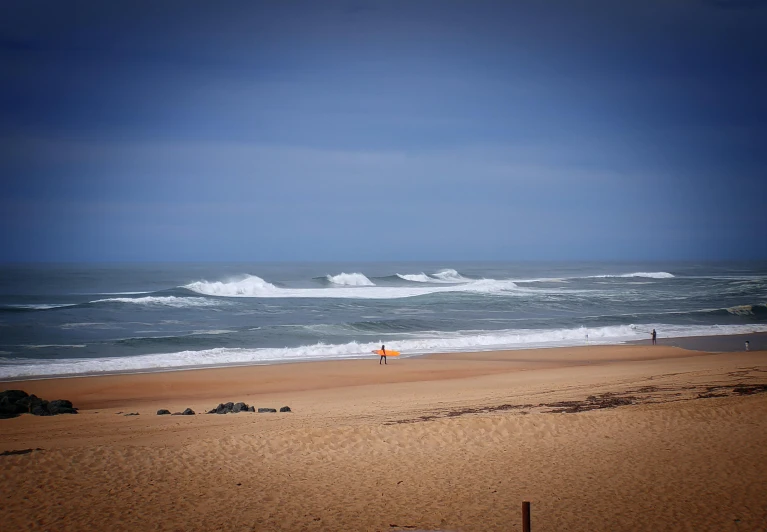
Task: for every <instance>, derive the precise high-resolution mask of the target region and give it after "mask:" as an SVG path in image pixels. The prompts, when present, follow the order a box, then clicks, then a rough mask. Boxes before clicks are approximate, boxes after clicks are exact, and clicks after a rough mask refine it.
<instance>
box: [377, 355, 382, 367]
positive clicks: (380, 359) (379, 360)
mask: <svg viewBox="0 0 767 532" xmlns="http://www.w3.org/2000/svg"><path fill="white" fill-rule="evenodd" d="M382 360H383V355H381V358H379V359H378V365H379V366H380V365H381V361H382Z"/></svg>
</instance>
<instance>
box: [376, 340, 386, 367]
mask: <svg viewBox="0 0 767 532" xmlns="http://www.w3.org/2000/svg"><path fill="white" fill-rule="evenodd" d="M382 360H383V363H384V364H387V362H386V346H385V345H381V358H379V359H378V365H379V366H380V365H381V361H382Z"/></svg>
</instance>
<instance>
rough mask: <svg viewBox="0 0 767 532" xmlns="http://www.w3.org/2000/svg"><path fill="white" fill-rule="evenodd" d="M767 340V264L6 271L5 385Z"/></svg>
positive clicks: (1, 344)
mask: <svg viewBox="0 0 767 532" xmlns="http://www.w3.org/2000/svg"><path fill="white" fill-rule="evenodd" d="M652 329H656V330H657V331H658V333H659V335H660V337H661V338H679V337H687V336H715V335H731V334H755V333H760V332H767V266H766V265H765V264H764V263H732V264H703V265H701V264H685V263H637V264H627V263H584V264H557V263H552V264H531V265H528V264H515V263H454V264H438V263H362V264H348V263H337V264H330V263H325V264H319V263H318V264H305V263H296V264H266V263H264V264H168V265H111V266H104V265H99V266H97V267H94V266H89V265H64V266H62V265H33V266H31V267H26V268H14V267H12V266H1V267H0V332H2V335H0V379H16V378H31V377H36V376H37V377H42V376H56V375H62V376H63V375H83V374H104V373H115V372H126V371H127V372H142V371H157V370H180V369H193V368H196V367H216V366H224V365H243V364H274V363H283V362H294V361H305V360H328V359H359V358H367V357H370V356H371V355H370V351H371V350H373V349H376V348H378V347H380V345H381V344H382V343H385V344H386V345H387V347H390V348H391V349H396V350H398V351H401V352H402V353H403V355H402V356H403V357H404V358H407V357H409V356H417V355H421V354H426V353H441V352H455V351H482V350H497V349H524V348H546V347H560V346H578V345H610V344H620V343H624V342H630V341H636V340H646V339H648V338H649V333H650V331H651V330H652Z"/></svg>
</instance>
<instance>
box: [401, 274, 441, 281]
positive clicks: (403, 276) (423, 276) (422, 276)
mask: <svg viewBox="0 0 767 532" xmlns="http://www.w3.org/2000/svg"><path fill="white" fill-rule="evenodd" d="M397 277H399V278H400V279H403V280H405V281H412V282H414V283H430V282H432V281H433V280H434V279H432V278H431V277H429V276H428V275H426V274H425V273H423V272H421V273H398V274H397Z"/></svg>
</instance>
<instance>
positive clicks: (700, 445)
mask: <svg viewBox="0 0 767 532" xmlns="http://www.w3.org/2000/svg"><path fill="white" fill-rule="evenodd" d="M661 340H662V338H661ZM709 345H711V344H709ZM755 345H756V343H755V342H754V341H752V348H754V346H755ZM2 389H23V390H25V391H27V392H29V393H35V394H37V395H39V396H41V397H44V398H46V399H58V398H65V399H70V400H72V401H73V402H74V403H75V406H78V407H80V408H81V412H80V414H78V415H62V416H57V417H51V418H41V417H33V416H29V415H23V416H21V417H18V418H14V419H9V420H0V453H1V452H6V453H7V452H14V454H5V455H3V456H0V463H1V464H2V468H1V469H0V471H2V472H1V473H0V498H2V500H3V505H2V507H0V518H1V519H0V522H2V523H4V525H3V529H8V530H57V531H59V530H61V531H64V530H95V529H99V530H265V531H266V530H370V531H373V530H381V531H383V530H415V529H424V530H465V531H475V530H476V531H479V530H521V519H520V513H521V512H520V506H521V502H522V501H523V500H529V501H531V503H532V513H533V530H536V531H540V530H574V531H580V530H583V531H586V530H589V531H593V530H610V531H619V530H626V531H629V530H765V529H767V393H764V392H767V352H765V351H756V350H752V351H751V352H748V353H745V352H742V351H739V352H729V353H711V352H707V353H704V352H696V351H690V350H685V349H681V348H678V347H671V346H666V345H659V346H655V347H652V346H645V345H631V346H601V347H589V346H587V347H578V348H557V349H542V350H528V351H498V352H488V353H453V354H444V355H432V356H427V357H418V358H411V359H390V360H389V364H388V365H387V366H379V364H378V359H377V357H371V359H370V360H369V361H368V360H364V361H343V362H313V363H300V364H283V365H274V366H250V367H243V368H222V369H209V370H199V371H181V372H169V373H151V374H134V375H115V376H103V377H88V378H72V379H49V380H39V381H22V382H14V383H0V390H2ZM227 401H235V402H236V401H244V402H246V403H248V404H252V405H254V406H256V407H273V408H279V407H281V406H284V405H287V406H290V407H291V409H292V410H293V412H291V413H276V414H257V413H240V414H228V415H196V416H157V415H155V412H156V411H157V410H158V409H160V408H167V409H169V410H171V411H180V410H183V409H184V408H186V407H191V408H192V409H194V410H195V411H196V412H197V413H198V414H201V412H203V411H205V410H209V409H211V408H214V407H215V406H216V405H217V404H218V403H221V402H227ZM127 413H138V414H139V415H137V416H126V415H125V414H127ZM15 453H23V454H15Z"/></svg>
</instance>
